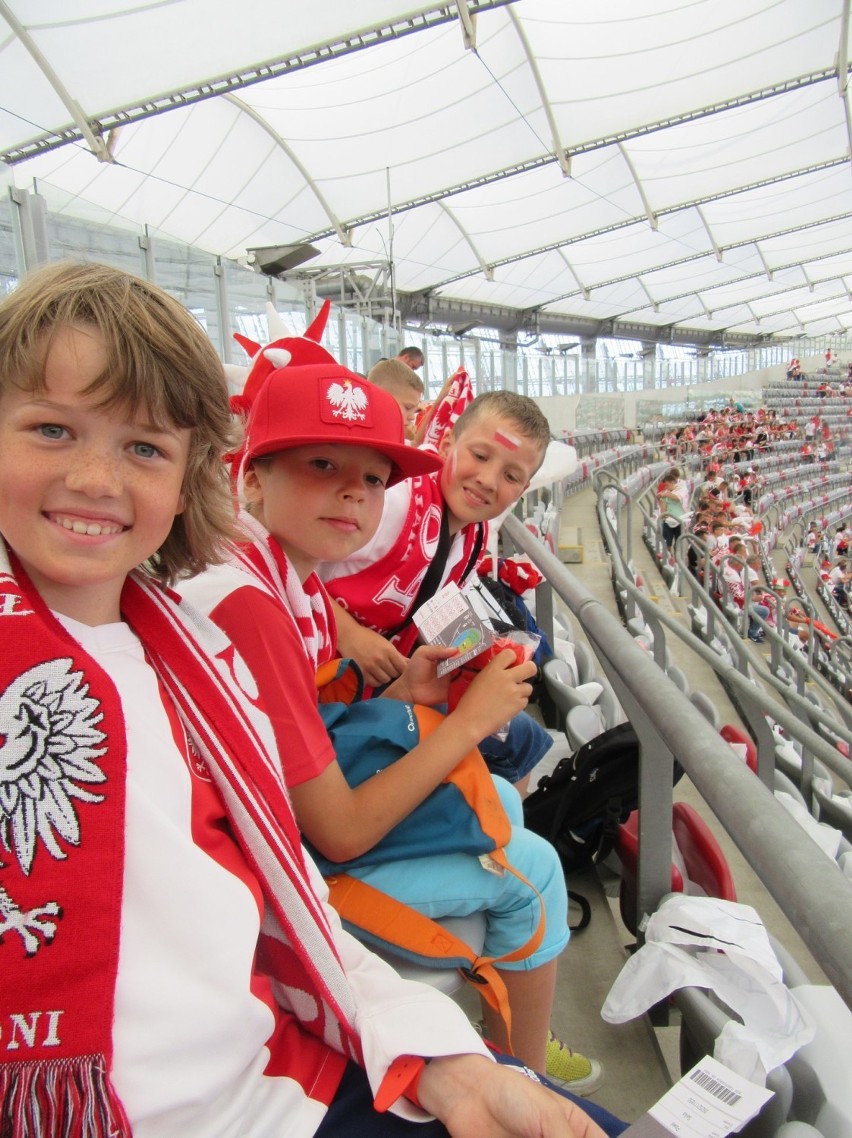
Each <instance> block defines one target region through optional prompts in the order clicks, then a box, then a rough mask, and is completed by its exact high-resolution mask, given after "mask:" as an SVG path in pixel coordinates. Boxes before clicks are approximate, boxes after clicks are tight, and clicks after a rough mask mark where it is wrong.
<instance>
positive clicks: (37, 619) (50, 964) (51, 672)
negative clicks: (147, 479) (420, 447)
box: [0, 543, 359, 1138]
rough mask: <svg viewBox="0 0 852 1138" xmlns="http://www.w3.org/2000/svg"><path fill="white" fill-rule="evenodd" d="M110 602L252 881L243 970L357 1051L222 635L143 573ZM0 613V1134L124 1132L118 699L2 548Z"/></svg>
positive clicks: (349, 1051) (297, 852)
mask: <svg viewBox="0 0 852 1138" xmlns="http://www.w3.org/2000/svg"><path fill="white" fill-rule="evenodd" d="M121 611H122V615H123V616H124V618H125V619H126V620H127V622H128V623H129V624H130V626H131V627H132V628H133V630H134V632H135V633H136V634H137V635H138V636H139V638H140V640H141V641H142V643H143V645H144V647H145V651H146V655H147V657H148V659H149V661H150V663H151V665H152V667H153V668H154V670H155V671H156V673H157V675H158V677H159V679H160V680H161V682H162V684H163V686H164V687H165V689H166V691H167V692H168V694H169V696H170V697H171V699H172V700H173V702H174V705H175V708H176V709H177V713H178V715H179V716H180V718H181V720H182V722H183V724H184V727H185V728H186V731H187V734H188V736H189V739H190V740H191V743H192V746H193V747H194V748H195V749H196V750H197V752H198V753H199V755H200V756H201V757H202V759H203V760H204V761H205V762H206V763H207V765H208V767H209V770H210V773H211V777H212V779H213V782H214V784H215V786H216V787H217V789H218V791H219V793H220V795H221V797H222V801H223V804H224V806H225V809H226V812H227V814H228V817H229V819H230V821H231V825H232V828H233V832H234V835H235V838H236V840H237V842H238V844H239V846H240V848H241V850H242V852H243V854H244V856H245V857H246V860H247V861H248V863H249V864H250V865H251V867H252V869H253V871H254V872H255V873H256V874H257V877H258V880H259V882H260V885H261V887H262V889H263V893H264V897H265V901H266V912H265V915H264V920H263V925H262V931H261V937H260V941H259V944H258V957H257V959H258V967H259V969H261V970H262V971H264V972H266V973H267V974H269V975H270V976H271V977H272V978H273V980H274V985H273V987H274V990H275V994H276V999H278V1001H279V1003H280V1004H281V1006H282V1007H284V1008H287V1009H289V1010H291V1011H293V1012H294V1013H296V1014H297V1015H298V1018H299V1020H300V1022H301V1023H302V1024H303V1025H304V1026H305V1027H306V1028H307V1029H308V1030H310V1031H312V1032H313V1033H314V1034H316V1035H317V1036H319V1037H320V1038H322V1039H324V1040H325V1041H326V1043H328V1045H329V1046H330V1047H332V1048H334V1049H335V1050H337V1051H339V1052H342V1053H343V1054H346V1055H349V1056H353V1057H357V1056H358V1051H359V1044H358V1039H357V1034H356V1032H355V1029H354V1027H353V1024H354V1016H355V1011H354V999H353V995H352V992H351V990H350V988H349V984H348V981H347V978H346V975H345V973H344V970H343V967H342V965H341V963H340V960H339V958H338V955H337V952H336V949H335V945H334V940H333V934H332V932H331V928H330V926H329V924H328V922H327V919H326V916H325V913H324V911H323V908H322V905H321V903H320V901H319V899H318V897H317V896H316V894H315V893H314V891H313V888H312V886H311V882H310V879H309V877H308V873H307V869H306V866H305V861H304V856H303V852H302V848H301V844H300V840H299V832H298V829H297V826H296V823H295V820H294V818H293V814H292V810H291V808H290V803H289V800H288V797H287V793H286V790H285V788H284V783H283V779H282V775H281V768H280V764H279V762H278V761H277V759H276V757H275V744H274V738H273V734H272V729H271V726H270V724H269V721H268V720H267V719H266V717H265V716H264V715H262V714H261V713H260V712H258V711H257V709H256V708H255V707H253V706H252V704H251V703H250V702H249V700H248V699H247V698H246V697H245V695H244V693H243V691H242V690H241V689H240V686H239V684H238V682H237V679H236V677H237V676H238V675H239V674H240V667H238V666H235V651H234V649H233V646H232V645H231V644H230V642H229V641H228V640H227V639H226V637H225V636H224V635H223V634H222V633H221V632H220V631H219V629H217V628H216V627H215V626H214V625H213V624H212V623H211V622H210V621H208V620H207V619H206V618H205V617H203V616H201V615H200V614H198V613H195V612H193V611H192V610H191V609H189V608H188V606H185V605H182V604H178V603H176V599H175V598H174V596H173V595H172V594H170V593H168V592H167V591H166V590H164V589H162V588H160V587H159V586H158V585H157V584H155V583H154V582H152V581H151V580H150V578H147V577H145V576H143V575H141V574H133V575H132V576H131V577H130V578H129V579H128V581H127V583H126V585H125V588H124V591H123V594H122V598H121ZM0 622H2V635H0V643H2V646H3V647H2V653H0V847H2V850H3V851H5V852H4V853H3V857H2V860H0V971H2V976H3V983H2V985H0V1023H2V1024H3V1025H4V1033H5V1031H6V1025H10V1026H11V1029H12V1033H11V1034H10V1035H9V1036H8V1038H7V1042H6V1043H5V1045H4V1048H3V1052H2V1059H0V1132H2V1134H3V1135H4V1138H7V1136H8V1138H19V1136H23V1135H28V1136H31V1135H33V1134H63V1135H67V1136H68V1138H76V1136H82V1135H84V1134H85V1135H86V1136H87V1138H106V1135H110V1136H111V1138H117V1136H120V1135H129V1134H130V1125H129V1123H128V1120H127V1118H126V1116H125V1113H124V1110H123V1108H122V1105H121V1103H120V1101H119V1100H118V1097H117V1095H116V1093H115V1090H114V1088H113V1087H112V1084H111V1082H110V1065H111V1059H112V1020H113V1014H114V1006H113V1005H114V995H115V983H116V975H117V968H118V955H119V943H120V921H121V900H122V897H121V893H122V883H123V864H124V809H125V781H126V758H127V751H126V738H125V726H124V718H123V714H122V709H121V701H120V699H119V696H118V693H117V692H116V689H115V687H114V685H113V683H112V681H111V680H110V678H109V676H108V675H107V674H106V672H104V671H103V669H101V668H100V667H99V666H98V665H97V664H96V663H95V661H94V660H92V659H91V657H89V656H88V654H87V653H86V652H85V651H84V650H83V649H82V647H81V646H80V645H79V644H78V643H77V641H76V640H74V639H73V637H71V636H70V635H69V634H68V632H67V631H66V630H65V629H64V628H63V627H62V625H61V624H60V623H59V622H58V621H57V620H56V619H55V618H54V616H53V615H52V614H51V613H50V612H49V611H48V609H47V608H46V607H45V605H44V602H43V601H42V599H41V597H40V596H39V594H38V592H37V591H36V590H35V588H34V587H33V586H32V584H31V583H30V581H29V580H28V579H27V577H26V575H25V574H24V573H23V571H22V570H21V568H20V566H18V565H17V564H15V563H13V564H10V563H9V561H7V560H6V557H5V550H4V549H3V547H2V543H0ZM306 994H307V996H308V998H306ZM306 1005H311V1006H312V1007H313V1008H314V1009H315V1010H314V1013H313V1018H312V1019H309V1018H308V1017H307V1016H306V1013H305V1011H304V1008H305V1006H306Z"/></svg>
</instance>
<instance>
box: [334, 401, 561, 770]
mask: <svg viewBox="0 0 852 1138" xmlns="http://www.w3.org/2000/svg"><path fill="white" fill-rule="evenodd" d="M549 441H550V427H549V424H548V422H547V419H546V418H545V417H544V415H543V414H542V412H541V410H540V409H539V407H538V406H537V405H536V404H535V403H534V402H533V400H532V399H529V398H528V397H527V396H525V395H518V394H516V393H515V392H512V391H492V392H487V393H485V394H483V395H479V396H477V398H476V399H474V400H473V402H472V403H471V404H470V405H469V406H468V407H467V408H466V410H465V411H464V412H463V413H462V415H461V416H460V417H459V419H458V420H457V422H456V424H455V426H454V427H453V430H452V432H451V433H450V434H449V435H447V436H446V437H445V439H444V441H443V443H442V445H441V455H442V457H443V459H444V466H443V469H442V470H441V471H439V472H438V473H436V474H430V475H426V476H424V477H421V478H415V479H412V480H411V481H409V482H405V483H402V484H400V485H398V486H395V487H392V488H391V490H390V491H389V493H388V494H387V495H386V496H385V505H384V511H383V513H382V520H381V522H380V524H379V528H378V531H377V532H376V535H375V537H374V538H373V539H372V541H370V542H369V543H368V544H367V545H365V546H364V547H363V548H362V549H360V550H358V551H357V552H356V553H354V554H352V555H350V556H349V557H347V558H346V559H345V560H343V561H339V562H337V563H336V564H332V563H326V564H324V565H321V566H320V577H321V578H322V580H323V581H324V583H325V586H326V588H327V590H328V592H329V593H330V594H331V596H332V597H333V598H334V600H335V601H336V602H337V609H336V615H337V626H338V637H339V642H340V647H341V650H342V651H343V652H344V654H345V655H348V656H352V657H353V658H354V659H355V660H357V661H358V663H359V665H360V666H361V669H362V671H363V672H364V675H365V678H366V680H367V682H368V683H371V684H374V685H377V686H378V685H381V684H386V683H388V682H390V681H392V680H394V679H396V677H397V676H399V675H400V674H401V672H402V671H403V670H404V667H405V663H406V657H407V656H409V655H410V654H411V652H412V651H413V650H414V646H415V644H416V642H417V628H416V626H415V624H414V623H413V619H412V618H413V615H414V611H415V610H416V608H417V607H418V606H419V604H420V603H422V601H423V600H426V599H427V598H426V597H423V598H419V597H418V593H419V590H420V587H421V584H422V581H423V578H424V576H425V574H426V570H427V568H428V566H429V565H430V563H431V562H433V561H435V560H440V561H442V562H443V568H442V572H441V575H440V578H439V580H438V581H437V583H436V587H435V589H434V592H437V591H438V589H440V588H442V587H443V586H444V585H445V584H447V583H448V582H450V581H453V582H455V583H456V584H458V585H460V586H463V585H464V583H465V581H467V580H468V579H469V578H470V577H471V575H472V574H473V573H475V571H476V563H477V561H478V560H479V556H480V553H481V552H482V550H483V549H484V548H485V544H486V539H487V525H488V522H489V521H491V520H492V519H494V518H497V517H500V516H501V515H502V514H503V513H505V511H506V510H508V509H510V508H511V507H512V506H513V505H514V504H515V502H517V500H518V499H519V498H520V496H521V494H523V492H524V490H526V488H527V486H528V485H529V483H530V480H531V478H532V476H533V475H534V474H535V472H536V471H537V470H538V468H539V467H540V466H541V464H542V462H543V460H544V454H545V451H546V449H547V445H548V443H549ZM550 745H551V739H550V737H549V735H548V734H547V732H546V731H544V730H543V729H542V728H541V727H539V725H538V724H537V723H535V722H534V721H533V720H532V719H530V717H529V716H527V715H520V716H517V717H516V718H515V719H514V720H513V721H512V724H511V726H510V730H509V736H508V738H507V739H506V740H505V742H503V743H500V742H498V741H496V740H493V739H489V740H488V741H487V742H485V745H484V746H483V745H482V744H480V750H481V751H482V754H483V756H484V758H485V760H486V762H487V763H488V765H489V767H490V768H491V770H492V771H493V772H494V773H495V774H499V775H501V776H502V777H504V778H506V779H508V781H509V782H512V783H514V784H515V785H516V786H518V787H519V789H521V790H523V786H524V784H525V782H526V779H527V776H528V775H529V772H530V771H531V770H532V768H533V767H534V766H535V765H536V763H538V762H539V760H540V759H541V757H542V756H543V755H544V753H545V752H546V751H547V749H548V748H549V747H550Z"/></svg>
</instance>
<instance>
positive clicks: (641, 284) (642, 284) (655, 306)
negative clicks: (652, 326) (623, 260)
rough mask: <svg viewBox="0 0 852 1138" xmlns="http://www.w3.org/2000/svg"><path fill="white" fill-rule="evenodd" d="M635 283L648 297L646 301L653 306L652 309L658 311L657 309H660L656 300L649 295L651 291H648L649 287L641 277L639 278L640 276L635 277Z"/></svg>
mask: <svg viewBox="0 0 852 1138" xmlns="http://www.w3.org/2000/svg"><path fill="white" fill-rule="evenodd" d="M636 283H637V284H638V285H639V287H640V288H641V289H642V291H643V292H644V294H645V295H646V296H647V298H648V302H649V303H650V305H651V307H652V308H653V310H654V311H655V312H659V311H660V306H659V304H657V302H656V300H654V298H653V296H651V293H650V291H649V289H648V286H647V285H646V284H645V282H644V281H643V280H642V278H641V277H637V278H636Z"/></svg>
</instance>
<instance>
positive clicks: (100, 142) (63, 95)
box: [0, 0, 115, 162]
mask: <svg viewBox="0 0 852 1138" xmlns="http://www.w3.org/2000/svg"><path fill="white" fill-rule="evenodd" d="M0 16H2V17H3V19H4V20H5V21H6V23H7V24H8V25H9V27H10V28H11V29H12V31H13V32H14V33H15V36H16V37H17V38H18V39H19V40H20V42H21V45H22V46H23V47H24V48H25V49H26V50H27V51H28V52H29V54H30V55H31V56H32V58H33V60H34V61H35V63H36V64H37V66H38V68H39V70H40V71H41V73H42V75H44V77H45V79H47V81H48V83H49V84H50V85H51V87H52V88H53V90H54V91H55V92H56V94H57V95H58V96H59V98H60V99H61V100H62V104H63V106H64V107H65V109H66V110H67V111H68V113H69V115H70V116H71V118H72V120H73V122H74V123H75V125H76V128H77V132H78V135H77V137H78V138H79V139H82V140H83V141H84V142H85V143H86V145H87V146H88V148H89V150H91V152H92V154H94V156H95V157H96V158H97V160H98V161H99V162H113V161H115V159H114V158H113V156H112V153H111V151H110V148H109V146H108V145H107V143H106V142H105V141H104V139H103V133H105V132H97V133H96V132H95V131H94V130H92V127H91V125H90V124H89V120H88V119H87V118H86V115H85V113H84V112H83V108H82V107H81V106H80V104H79V103H78V102H77V100H76V99H72V98H71V94H70V92H69V91H68V89H67V87H66V86H65V84H64V83H63V82H62V80H61V79H60V78H59V76H58V75H57V74H56V72H55V71H54V70H53V68H52V67H51V66H50V64H49V63H48V61H47V60H46V59H45V57H44V56H43V55H42V53H41V52H40V51H39V49H38V47H37V46H36V44H35V41H34V40H33V38H32V36H31V35H30V33H29V32H28V31H27V29H26V28H25V27H24V25H23V24H22V23H21V22H20V20H18V19H17V17H16V16H15V15H14V14H13V13H12V12H11V11H10V9H9V5H8V4H6V3H5V2H4V0H0ZM64 141H71V140H70V139H65V140H64Z"/></svg>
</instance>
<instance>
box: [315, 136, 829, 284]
mask: <svg viewBox="0 0 852 1138" xmlns="http://www.w3.org/2000/svg"><path fill="white" fill-rule="evenodd" d="M846 162H847V158H846V155H844V156H843V157H842V158H832V159H830V160H829V161H828V162H820V163H817V164H816V165H814V166H809V167H807V168H806V169H803V170H795V171H792V172H790V173H787V174H777V175H775V176H774V177H771V178H764V179H761V181H759V182H752V183H750V184H749V185H748V186H739V187H737V188H736V189H734V190H723V191H722V192H721V193H718V194H708V196H707V197H705V198H696V199H695V200H693V201H689V202H679V203H678V204H677V205H670V206H664V207H663V208H662V209H659V210H658V211H657V214H656V216H657V218H658V219H659V218H661V217H667V216H668V215H669V214H675V213H680V212H682V211H683V210H687V209H695V208H696V207H697V206H700V205H707V204H709V203H710V202H716V201H723V200H724V199H725V198H731V197H737V196H739V195H740V194H745V193H749V192H750V191H751V190H760V189H763V188H765V187H766V186H775V185H780V184H781V183H782V182H788V181H791V180H792V179H794V178H801V177H806V176H807V175H808V174H814V173H820V172H822V171H823V170H831V169H834V167H836V166H845V165H846ZM383 216H384V214H383V213H382V214H377V217H383ZM840 216H841V217H845V216H847V215H846V214H843V215H840ZM642 220H643V219H642V217H641V216H639V215H637V216H635V217H628V218H625V220H624V221H616V222H614V223H613V224H612V225H602V226H601V227H600V228H599V229H591V230H587V231H586V232H585V233H578V234H576V235H575V236H573V237H569V238H567V239H566V240H563V241H554V242H551V243H549V244H547V245H539V247H538V248H537V249H529V250H527V251H526V252H525V253H516V254H514V255H513V256H511V257H502V258H500V259H499V260H495V261H493V262H492V264H493V266H494V268H495V269H498V268H502V267H503V266H504V265H511V264H515V263H517V262H518V261H524V260H526V259H527V258H529V257H538V256H540V255H541V254H543V253H552V252H553V251H554V249H561V248H565V247H567V246H569V245H577V244H579V243H580V242H581V241H589V240H591V239H592V238H593V237H604V236H606V235H608V234H610V233H617V232H618V231H619V230H621V229H628V228H629V227H630V226H631V225H641V223H642ZM831 220H835V219H831ZM359 224H360V223H359ZM820 224H821V223H820ZM797 228H800V227H797ZM785 232H793V230H785ZM322 236H329V235H328V234H327V233H326V234H324V235H323V234H320V235H319V237H322ZM319 237H318V236H317V235H316V234H314V235H313V236H311V237H309V238H305V240H306V241H316V240H319ZM752 240H754V239H753V238H752ZM761 240H762V241H765V240H766V236H764V237H761ZM741 244H748V242H742V243H741ZM729 248H735V246H729ZM701 255H702V256H703V254H701ZM475 273H476V269H470V270H469V271H468V272H464V273H456V275H455V276H452V277H448V278H447V279H446V280H443V281H437V282H436V283H435V284H433V285H431V286H430V287H432V288H446V287H447V285H451V284H454V283H455V282H456V281H460V280H464V279H465V278H466V277H470V276H473V275H474V274H475Z"/></svg>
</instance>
